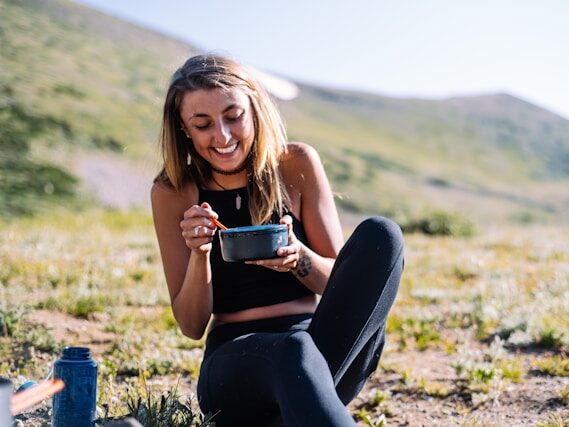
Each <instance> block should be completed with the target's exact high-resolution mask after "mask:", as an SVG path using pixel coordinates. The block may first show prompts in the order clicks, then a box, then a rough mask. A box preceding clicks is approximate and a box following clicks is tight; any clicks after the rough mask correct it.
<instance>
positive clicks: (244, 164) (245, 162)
mask: <svg viewBox="0 0 569 427" xmlns="http://www.w3.org/2000/svg"><path fill="white" fill-rule="evenodd" d="M248 165H249V160H245V161H244V162H243V164H242V165H241V166H239V167H237V168H235V169H232V170H230V171H224V170H221V169H217V168H216V167H214V166H212V165H211V164H210V165H209V167H210V168H211V170H212V171H214V172H217V173H218V174H220V175H237V174H238V173H241V172H243V171H244V170H245V169H246V168H247V166H248Z"/></svg>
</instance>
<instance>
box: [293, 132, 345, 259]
mask: <svg viewBox="0 0 569 427" xmlns="http://www.w3.org/2000/svg"><path fill="white" fill-rule="evenodd" d="M287 160H288V161H286V162H285V163H286V167H285V169H286V173H285V174H283V175H286V177H285V180H286V181H289V182H290V181H293V184H292V186H293V187H294V188H295V189H296V190H297V191H298V192H299V193H300V220H301V221H302V223H303V224H304V230H305V232H306V237H307V239H308V242H309V244H310V247H311V249H312V250H313V251H315V252H316V253H318V254H319V255H321V256H324V257H329V258H336V256H337V255H338V253H339V251H340V249H341V248H342V246H343V244H344V239H343V235H342V227H341V225H340V219H339V217H338V211H337V210H336V205H335V203H334V197H333V195H332V189H331V188H330V183H329V181H328V178H327V176H326V172H325V171H324V166H323V165H322V161H321V160H320V156H319V155H318V152H317V151H316V150H315V149H314V148H312V147H311V146H309V145H307V144H301V143H293V144H289V154H288V159H287ZM287 177H288V179H287ZM287 184H288V182H287ZM289 186H290V185H289Z"/></svg>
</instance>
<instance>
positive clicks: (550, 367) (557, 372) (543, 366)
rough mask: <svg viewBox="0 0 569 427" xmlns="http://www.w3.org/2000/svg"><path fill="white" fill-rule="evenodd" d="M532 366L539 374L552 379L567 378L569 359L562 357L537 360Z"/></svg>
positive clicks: (568, 374) (568, 375)
mask: <svg viewBox="0 0 569 427" xmlns="http://www.w3.org/2000/svg"><path fill="white" fill-rule="evenodd" d="M533 366H534V367H535V368H537V370H538V371H539V372H541V373H542V374H546V375H551V376H552V377H569V358H567V357H563V356H552V357H547V358H544V359H538V360H536V361H534V362H533Z"/></svg>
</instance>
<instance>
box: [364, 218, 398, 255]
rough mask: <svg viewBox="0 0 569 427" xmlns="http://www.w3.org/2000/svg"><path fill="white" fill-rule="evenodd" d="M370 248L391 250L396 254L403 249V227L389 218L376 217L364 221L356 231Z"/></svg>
mask: <svg viewBox="0 0 569 427" xmlns="http://www.w3.org/2000/svg"><path fill="white" fill-rule="evenodd" d="M356 233H357V234H358V238H361V239H362V241H363V242H365V243H366V245H368V246H379V247H381V248H391V249H392V250H393V251H394V252H400V251H401V249H403V232H402V231H401V227H400V226H399V225H398V224H397V223H396V222H395V221H392V220H390V219H389V218H385V217H382V216H374V217H371V218H368V219H366V220H365V221H363V222H362V223H361V224H360V225H359V226H358V227H357V228H356V230H355V231H354V234H356Z"/></svg>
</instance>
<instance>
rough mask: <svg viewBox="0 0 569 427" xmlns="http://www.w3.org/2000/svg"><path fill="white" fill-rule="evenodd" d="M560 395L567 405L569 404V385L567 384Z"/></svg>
mask: <svg viewBox="0 0 569 427" xmlns="http://www.w3.org/2000/svg"><path fill="white" fill-rule="evenodd" d="M559 396H561V400H562V401H563V403H564V404H565V405H566V406H569V386H565V387H563V388H562V389H561V391H560V392H559Z"/></svg>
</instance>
